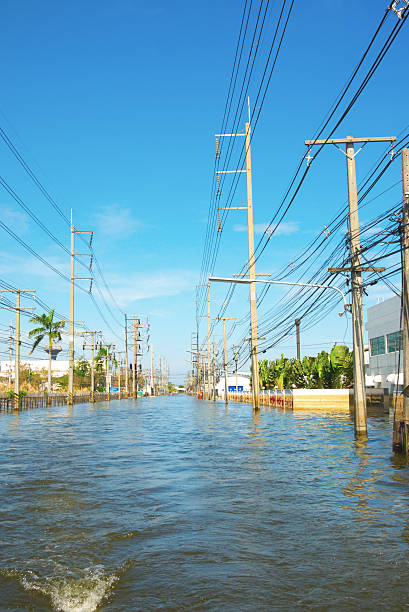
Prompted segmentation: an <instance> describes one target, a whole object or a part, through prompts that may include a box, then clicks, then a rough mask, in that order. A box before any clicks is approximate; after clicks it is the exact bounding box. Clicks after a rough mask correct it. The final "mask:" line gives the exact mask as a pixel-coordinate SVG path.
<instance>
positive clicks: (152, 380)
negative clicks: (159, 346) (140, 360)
mask: <svg viewBox="0 0 409 612" xmlns="http://www.w3.org/2000/svg"><path fill="white" fill-rule="evenodd" d="M153 364H154V359H153V344H151V395H155V380H154V374H153Z"/></svg>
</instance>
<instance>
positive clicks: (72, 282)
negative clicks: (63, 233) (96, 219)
mask: <svg viewBox="0 0 409 612" xmlns="http://www.w3.org/2000/svg"><path fill="white" fill-rule="evenodd" d="M70 231H71V253H70V263H71V265H70V327H69V340H68V404H69V405H70V406H71V405H72V404H73V401H74V399H73V396H74V323H75V321H74V287H75V281H76V280H89V281H90V283H91V284H92V277H80V276H77V277H76V276H75V258H76V257H89V258H90V266H89V269H91V263H92V255H91V253H86V254H83V253H75V234H90V242H89V246H90V247H91V243H92V236H93V232H88V231H80V230H76V229H75V227H74V225H73V222H72V209H71V223H70ZM91 284H90V292H91Z"/></svg>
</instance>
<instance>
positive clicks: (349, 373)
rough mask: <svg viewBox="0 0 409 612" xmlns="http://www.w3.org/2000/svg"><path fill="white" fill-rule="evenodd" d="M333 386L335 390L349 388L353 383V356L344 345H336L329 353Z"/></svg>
mask: <svg viewBox="0 0 409 612" xmlns="http://www.w3.org/2000/svg"><path fill="white" fill-rule="evenodd" d="M330 359H331V368H332V372H333V374H332V378H333V386H334V387H335V388H337V389H342V388H344V389H345V388H346V387H349V386H350V385H351V384H352V383H353V379H354V376H353V366H352V364H353V355H352V352H350V351H349V348H348V347H347V346H345V345H344V344H336V345H335V346H334V347H333V348H332V351H331V357H330Z"/></svg>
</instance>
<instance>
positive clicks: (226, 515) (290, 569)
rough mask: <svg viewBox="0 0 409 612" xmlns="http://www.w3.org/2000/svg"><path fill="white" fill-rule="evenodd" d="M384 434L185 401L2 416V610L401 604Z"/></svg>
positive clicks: (391, 463) (334, 419) (401, 573)
mask: <svg viewBox="0 0 409 612" xmlns="http://www.w3.org/2000/svg"><path fill="white" fill-rule="evenodd" d="M391 435H392V434H391V423H390V421H389V419H388V418H387V417H378V418H371V419H370V420H369V436H370V438H369V441H368V442H367V443H360V444H358V443H356V442H355V441H354V437H353V423H352V421H351V419H350V418H349V416H347V415H343V414H326V415H323V414H316V413H315V414H313V413H308V412H306V413H302V412H298V411H297V412H295V413H291V412H290V413H288V412H287V413H284V412H280V411H277V410H270V409H268V408H264V409H263V410H262V412H261V413H260V415H259V416H258V417H254V416H253V415H252V411H251V407H250V406H248V405H243V404H233V403H232V404H231V405H230V406H229V408H228V409H225V407H224V405H223V404H219V403H217V404H214V403H212V402H206V401H202V402H200V401H197V400H195V399H192V398H188V397H159V398H142V399H138V400H137V401H132V400H129V401H125V400H124V401H122V402H118V401H112V402H111V403H110V404H109V405H108V404H107V403H98V404H96V405H95V407H92V406H90V405H89V404H85V405H76V406H74V407H73V408H72V409H69V408H68V407H57V408H52V409H49V410H47V409H40V410H33V411H29V412H24V413H20V414H18V415H13V414H3V415H0V474H1V476H0V479H1V485H0V491H1V500H2V501H1V510H0V518H1V520H0V610H7V611H8V612H12V611H14V610H35V611H36V612H37V611H38V612H42V611H50V610H60V611H65V612H74V611H75V612H88V611H93V610H106V611H108V610H109V611H111V612H117V611H128V612H129V611H133V610H141V611H142V610H143V611H146V610H169V611H170V610H228V611H232V612H233V611H235V612H236V611H237V610H271V609H279V610H293V609H297V608H299V609H303V610H304V609H318V610H333V609H336V610H373V609H384V608H386V609H393V610H404V609H407V608H408V598H407V583H408V578H409V566H408V561H409V512H408V510H409V468H408V467H407V466H406V462H405V461H404V460H403V459H400V458H396V457H394V456H393V454H392V452H391Z"/></svg>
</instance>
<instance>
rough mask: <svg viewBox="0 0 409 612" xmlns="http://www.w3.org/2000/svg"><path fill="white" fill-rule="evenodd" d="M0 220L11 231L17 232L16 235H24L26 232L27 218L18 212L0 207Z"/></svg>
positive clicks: (6, 207)
mask: <svg viewBox="0 0 409 612" xmlns="http://www.w3.org/2000/svg"><path fill="white" fill-rule="evenodd" d="M0 211H1V212H0V218H1V220H2V221H3V223H5V224H6V225H8V226H9V227H10V228H11V229H12V230H13V231H18V234H19V235H21V234H26V233H27V232H28V217H27V215H25V214H24V213H22V212H20V211H19V210H15V209H14V208H10V207H9V206H4V205H1V207H0Z"/></svg>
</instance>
